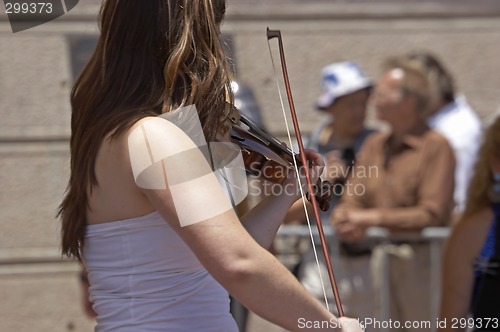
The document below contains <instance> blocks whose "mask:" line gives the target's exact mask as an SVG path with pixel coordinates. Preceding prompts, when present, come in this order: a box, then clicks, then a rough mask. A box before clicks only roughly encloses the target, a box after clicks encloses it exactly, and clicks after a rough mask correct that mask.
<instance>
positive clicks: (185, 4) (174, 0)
mask: <svg viewBox="0 0 500 332" xmlns="http://www.w3.org/2000/svg"><path fill="white" fill-rule="evenodd" d="M224 12H225V1H224V0H151V1H127V0H108V1H104V3H103V5H102V8H101V13H100V29H101V36H100V39H99V41H98V45H97V48H96V50H95V53H94V54H93V56H92V58H91V59H90V62H89V63H88V65H87V66H86V68H85V69H84V71H83V72H82V74H81V75H80V77H79V78H78V80H77V82H76V83H75V86H74V87H73V90H72V94H71V103H72V136H71V177H70V180H69V185H68V190H67V193H66V195H65V198H64V200H63V202H62V204H61V207H60V216H61V218H62V250H63V253H64V254H66V255H69V256H73V257H76V258H78V259H79V260H81V261H82V262H83V263H84V264H85V267H86V269H87V270H88V277H89V282H90V285H91V286H90V299H91V300H92V302H93V303H94V309H95V311H96V313H97V327H96V330H97V331H115V332H116V331H189V332H192V331H237V328H236V325H235V322H234V320H233V319H232V317H231V316H230V314H229V298H228V292H229V293H230V294H232V295H233V296H234V297H235V298H236V299H238V301H240V302H241V303H242V304H244V305H245V306H246V307H248V308H249V309H250V310H252V311H253V312H255V313H257V314H258V315H260V316H262V317H264V318H265V319H268V320H270V321H272V322H274V323H276V324H278V325H280V326H282V327H284V328H287V329H289V330H299V329H300V330H301V331H302V330H308V329H307V328H304V327H305V326H307V327H310V326H313V325H312V322H323V324H322V325H321V326H322V329H321V328H317V329H314V330H315V331H321V330H329V331H332V330H335V329H336V327H337V326H341V327H339V328H338V330H339V331H340V330H342V331H360V329H359V327H358V326H357V325H356V324H355V321H354V320H350V319H346V318H340V319H337V318H336V317H334V316H333V315H332V314H331V313H330V312H328V310H327V309H326V308H324V306H323V305H322V304H321V303H319V302H318V301H317V300H316V299H314V298H313V297H312V296H311V295H309V294H308V293H307V292H306V291H305V290H304V288H303V287H302V286H301V285H300V284H299V283H298V282H297V281H296V280H295V279H294V277H293V276H292V275H291V274H290V273H289V272H288V271H287V270H286V268H285V267H284V266H282V265H281V264H280V263H279V262H278V261H277V260H276V259H275V258H274V257H273V256H272V255H271V254H269V253H268V252H267V251H266V250H265V249H264V248H266V247H268V246H269V245H270V244H271V242H272V239H273V237H274V235H275V233H276V230H277V228H278V227H279V224H280V222H281V220H282V219H283V217H284V215H285V214H286V211H287V210H288V208H289V207H290V205H291V204H292V203H293V201H295V200H296V199H297V196H298V195H296V194H294V195H280V196H274V197H269V198H268V199H266V200H264V201H263V202H261V203H260V204H259V205H258V206H257V207H256V208H255V209H253V210H251V211H250V212H249V213H248V214H246V215H245V216H243V217H242V218H241V219H238V217H237V216H236V214H235V213H234V210H233V209H232V206H231V204H230V202H229V200H228V198H227V196H226V195H225V193H224V191H223V188H222V187H221V186H220V185H219V182H218V180H217V178H216V176H215V174H214V172H213V171H212V168H211V167H210V163H209V162H208V161H207V160H208V158H206V157H205V155H204V154H203V153H202V150H203V149H201V148H200V144H198V143H199V142H198V141H196V138H195V137H193V136H191V135H190V134H188V133H186V132H185V131H183V130H182V129H181V126H178V125H177V124H176V123H175V122H173V121H169V120H165V119H163V118H161V117H159V116H160V115H162V114H169V113H173V114H176V113H174V111H176V110H177V111H176V112H177V113H178V114H181V115H182V114H183V113H182V112H184V110H186V109H188V108H189V109H191V110H192V109H193V107H191V108H190V107H187V108H186V106H190V105H192V106H194V109H195V110H196V115H197V116H198V117H199V120H200V123H201V127H202V129H203V133H204V136H205V138H206V141H212V140H214V138H215V137H216V136H217V134H218V132H219V129H220V128H221V127H223V126H222V125H221V123H222V122H223V121H224V120H225V109H226V100H227V99H228V95H229V100H231V99H232V97H231V93H230V89H229V85H230V81H231V75H230V72H229V69H228V68H229V67H228V64H227V62H226V58H225V56H224V54H223V51H222V47H221V44H220V41H219V38H218V37H219V31H220V24H221V22H222V19H223V16H224ZM179 112H180V113H179ZM186 112H187V111H186ZM307 158H308V160H310V161H311V163H312V165H313V166H312V169H313V171H314V172H313V173H315V174H319V173H320V172H321V170H322V168H323V163H322V161H321V159H320V157H319V156H318V155H317V154H316V153H313V152H308V153H307ZM315 177H316V178H317V175H316V176H315ZM291 183H293V184H294V185H295V179H294V176H292V175H290V176H289V177H288V178H287V179H286V180H285V184H291ZM295 186H297V185H295ZM306 322H308V324H306ZM324 322H329V324H325V323H324ZM300 323H302V325H304V326H300V325H299V324H300ZM340 323H342V324H340ZM327 325H328V326H327ZM315 326H316V327H317V326H318V324H316V325H315Z"/></svg>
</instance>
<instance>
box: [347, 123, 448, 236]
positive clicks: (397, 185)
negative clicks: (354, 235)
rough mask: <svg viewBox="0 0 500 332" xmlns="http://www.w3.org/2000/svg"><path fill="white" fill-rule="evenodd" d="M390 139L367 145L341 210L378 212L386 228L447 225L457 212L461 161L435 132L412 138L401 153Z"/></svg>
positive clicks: (374, 137)
mask: <svg viewBox="0 0 500 332" xmlns="http://www.w3.org/2000/svg"><path fill="white" fill-rule="evenodd" d="M389 141H390V134H388V133H376V134H373V135H371V136H370V137H369V138H368V139H367V140H366V141H365V143H364V144H363V147H362V148H361V151H360V153H359V158H358V161H357V162H356V165H355V167H353V169H352V172H351V176H350V178H349V179H348V182H347V184H346V187H345V191H344V195H343V196H342V202H341V204H340V206H343V207H344V208H347V209H377V210H378V212H380V214H381V216H382V220H381V224H380V226H383V227H390V228H394V229H407V230H410V229H414V230H416V229H420V228H423V227H427V226H442V225H445V224H446V223H447V222H448V220H449V217H450V213H451V210H452V208H453V205H454V204H453V189H454V170H455V158H454V155H453V151H452V149H451V148H450V146H449V145H448V142H447V141H446V139H445V138H444V137H443V136H441V135H440V134H438V133H437V132H435V131H433V130H425V131H424V132H423V133H422V134H420V135H406V136H405V137H404V139H403V145H402V146H401V147H400V148H399V149H397V151H391V150H390V148H389Z"/></svg>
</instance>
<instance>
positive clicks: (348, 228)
mask: <svg viewBox="0 0 500 332" xmlns="http://www.w3.org/2000/svg"><path fill="white" fill-rule="evenodd" d="M433 93H434V91H433V84H432V80H431V79H430V78H429V77H428V75H426V72H425V70H424V69H423V68H419V67H415V66H413V65H412V64H408V65H405V64H404V63H399V64H398V67H393V66H391V64H390V62H389V63H388V65H387V70H386V71H385V73H384V74H383V75H382V77H381V78H380V79H379V81H378V82H377V84H376V86H375V89H374V92H373V96H372V103H373V105H374V106H375V108H376V110H377V115H378V117H379V119H380V120H383V121H386V122H387V123H388V124H389V125H390V127H391V130H390V132H388V133H377V134H373V135H372V136H370V137H369V138H368V139H367V140H366V141H365V143H364V145H363V147H362V149H361V151H360V155H359V159H358V162H357V164H356V166H355V168H354V169H353V170H352V173H351V177H350V178H349V180H348V182H347V184H346V190H345V191H344V195H343V196H342V202H341V204H340V205H339V206H338V207H337V208H336V210H335V211H334V213H333V215H332V223H333V226H334V227H335V229H336V231H337V232H338V234H339V236H340V237H341V238H342V239H343V240H344V241H348V242H351V243H356V242H359V241H361V240H362V239H363V236H364V232H365V230H366V228H367V227H370V226H380V227H387V228H388V229H389V230H390V231H392V232H400V231H418V230H421V229H422V228H424V227H427V226H444V225H446V224H447V222H448V219H449V216H450V213H451V210H452V208H453V189H454V168H455V160H454V156H453V151H452V149H451V148H450V146H449V145H448V143H447V141H446V139H445V138H444V137H443V136H441V135H440V134H438V133H437V132H434V131H432V130H430V129H429V128H428V127H427V124H426V114H427V112H428V109H429V105H430V104H431V102H432V98H433ZM384 255H388V258H389V269H390V272H389V279H390V280H389V285H390V308H389V316H388V317H385V318H390V319H391V320H392V321H399V322H401V326H400V327H399V328H395V329H394V330H398V331H412V330H415V331H416V330H421V328H419V329H411V328H404V324H405V322H408V323H410V324H411V323H412V322H414V321H418V320H429V321H432V322H434V321H435V317H431V312H430V307H431V306H430V296H429V293H430V280H429V269H428V265H429V248H428V246H427V245H425V244H414V243H413V244H412V243H396V244H392V245H389V246H377V248H375V250H374V253H373V256H372V268H373V269H372V277H373V281H374V288H375V293H376V294H375V295H376V296H377V297H379V296H380V294H379V293H380V288H381V284H382V280H381V273H382V270H381V268H382V266H381V264H380V260H381V259H382V257H384ZM376 302H377V303H380V301H379V300H378V299H376ZM378 309H379V310H380V308H378ZM361 318H363V317H361ZM381 318H382V317H380V315H379V316H378V319H381ZM367 328H370V327H369V326H367Z"/></svg>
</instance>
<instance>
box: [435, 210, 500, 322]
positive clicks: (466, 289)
mask: <svg viewBox="0 0 500 332" xmlns="http://www.w3.org/2000/svg"><path fill="white" fill-rule="evenodd" d="M492 218H493V215H492V213H491V211H490V210H489V209H484V210H481V211H479V212H478V213H476V214H475V215H473V216H471V217H470V218H467V219H461V220H460V221H459V222H458V223H457V224H456V225H455V227H454V228H453V231H452V233H451V235H450V237H449V238H448V240H447V241H446V244H445V247H444V252H443V262H442V282H441V284H442V288H441V314H440V316H441V320H443V319H445V318H446V319H447V321H448V322H451V320H452V319H453V318H465V317H467V314H468V313H469V310H470V303H471V296H472V289H473V284H474V270H473V267H474V260H475V259H476V257H477V255H478V254H479V252H480V250H481V248H482V246H483V244H484V241H485V239H486V235H487V233H488V229H489V227H490V225H491V220H492ZM447 325H448V327H447V328H446V329H440V331H450V332H451V331H456V329H451V325H450V324H447Z"/></svg>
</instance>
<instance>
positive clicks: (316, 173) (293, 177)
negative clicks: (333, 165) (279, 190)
mask: <svg viewBox="0 0 500 332" xmlns="http://www.w3.org/2000/svg"><path fill="white" fill-rule="evenodd" d="M304 153H305V155H306V160H307V163H308V165H307V166H308V168H309V174H310V175H311V181H312V183H313V184H316V182H317V181H318V179H319V177H320V175H321V174H322V173H323V170H324V168H325V162H324V160H323V157H322V156H321V155H320V154H319V153H318V152H316V151H314V150H311V149H305V150H304ZM297 158H298V159H297V160H301V159H300V158H301V157H300V155H297ZM299 175H300V183H301V184H302V188H303V189H304V191H305V192H307V191H308V188H307V181H306V171H305V169H304V166H299ZM282 185H283V186H284V187H285V188H290V187H293V189H294V190H293V191H290V190H287V192H293V193H295V195H296V197H297V198H298V197H300V194H301V193H300V189H299V184H298V181H297V173H296V172H295V170H293V171H291V172H290V174H289V175H288V178H287V179H286V180H285V181H284V182H283V184H282Z"/></svg>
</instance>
